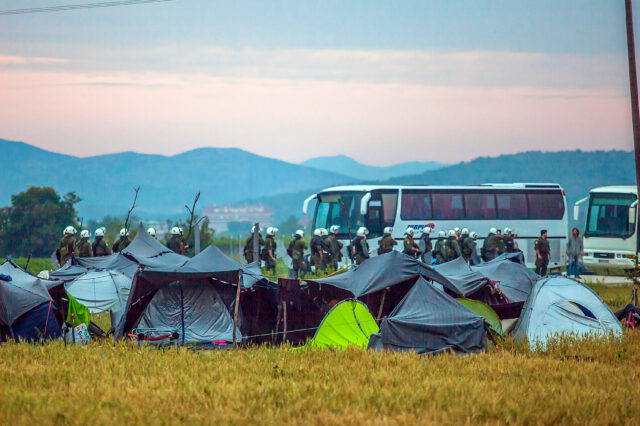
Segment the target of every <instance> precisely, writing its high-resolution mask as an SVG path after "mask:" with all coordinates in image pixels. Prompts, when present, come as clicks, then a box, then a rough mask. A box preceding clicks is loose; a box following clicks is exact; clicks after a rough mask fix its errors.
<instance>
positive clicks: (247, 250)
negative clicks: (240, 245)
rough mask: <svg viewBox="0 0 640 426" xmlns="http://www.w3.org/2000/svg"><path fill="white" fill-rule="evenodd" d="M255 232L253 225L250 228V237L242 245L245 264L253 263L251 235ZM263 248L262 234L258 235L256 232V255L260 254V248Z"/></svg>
mask: <svg viewBox="0 0 640 426" xmlns="http://www.w3.org/2000/svg"><path fill="white" fill-rule="evenodd" d="M255 232H256V226H255V225H253V226H252V227H251V235H249V237H248V238H247V240H246V241H245V243H244V249H243V253H244V258H245V260H246V261H247V263H252V262H253V260H254V259H253V234H254V233H255ZM262 246H264V240H263V239H262V234H260V233H259V232H258V253H260V250H261V247H262Z"/></svg>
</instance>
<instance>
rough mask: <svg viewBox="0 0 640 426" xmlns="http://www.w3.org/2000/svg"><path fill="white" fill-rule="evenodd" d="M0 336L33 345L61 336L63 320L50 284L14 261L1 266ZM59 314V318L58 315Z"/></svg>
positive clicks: (8, 261)
mask: <svg viewBox="0 0 640 426" xmlns="http://www.w3.org/2000/svg"><path fill="white" fill-rule="evenodd" d="M0 275H2V276H3V279H0V328H2V331H1V333H0V334H2V335H3V336H2V337H3V340H4V338H6V337H8V336H10V337H13V338H15V339H16V340H18V339H25V340H29V341H33V340H38V339H43V338H44V339H55V338H58V337H60V336H61V331H60V323H61V317H60V315H59V312H58V310H57V309H56V307H55V305H54V304H53V299H52V298H51V295H50V294H49V291H48V290H47V281H46V280H43V279H41V278H38V277H36V276H34V275H31V274H29V273H28V272H26V271H24V270H23V269H22V268H20V267H19V266H18V265H16V264H15V263H13V261H11V260H7V261H5V262H4V263H3V264H2V265H0ZM56 314H57V315H56Z"/></svg>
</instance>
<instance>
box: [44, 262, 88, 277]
mask: <svg viewBox="0 0 640 426" xmlns="http://www.w3.org/2000/svg"><path fill="white" fill-rule="evenodd" d="M88 270H89V269H88V268H86V267H84V266H80V265H74V264H72V262H71V259H69V260H68V261H67V263H66V264H65V265H64V266H63V267H62V268H60V269H58V270H56V271H49V272H48V275H49V279H51V280H57V281H71V280H72V279H74V278H77V277H79V276H80V275H82V274H85V273H86V272H87V271H88Z"/></svg>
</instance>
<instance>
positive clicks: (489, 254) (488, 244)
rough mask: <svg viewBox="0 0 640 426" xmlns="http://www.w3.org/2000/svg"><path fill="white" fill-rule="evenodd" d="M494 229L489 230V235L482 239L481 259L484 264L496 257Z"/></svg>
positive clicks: (496, 241) (496, 244) (496, 246)
mask: <svg viewBox="0 0 640 426" xmlns="http://www.w3.org/2000/svg"><path fill="white" fill-rule="evenodd" d="M497 232H498V231H497V230H496V228H491V229H490V230H489V235H487V238H485V239H484V244H483V245H482V259H483V260H484V261H485V262H488V261H490V260H493V259H495V258H496V257H497V256H498V237H497V236H496V234H497Z"/></svg>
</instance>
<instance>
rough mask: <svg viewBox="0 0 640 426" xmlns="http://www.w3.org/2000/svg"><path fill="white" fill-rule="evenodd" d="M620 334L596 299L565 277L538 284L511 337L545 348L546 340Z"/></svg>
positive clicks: (588, 291)
mask: <svg viewBox="0 0 640 426" xmlns="http://www.w3.org/2000/svg"><path fill="white" fill-rule="evenodd" d="M608 334H614V335H617V336H620V335H622V325H621V324H620V321H618V319H617V318H616V317H615V315H614V314H613V313H612V312H611V310H610V309H609V307H608V306H607V305H606V304H605V303H604V302H603V301H602V299H600V297H599V296H598V295H597V294H596V292H594V291H593V290H591V289H590V288H589V287H587V286H586V285H584V284H582V283H581V282H579V281H576V280H572V279H569V278H565V277H552V278H545V279H542V280H540V281H538V282H537V283H536V284H535V285H534V286H533V289H532V290H531V294H530V295H529V298H528V299H527V302H526V303H525V305H524V308H523V309H522V315H521V316H520V319H519V320H518V324H517V325H516V329H515V338H516V339H523V340H527V341H528V342H529V344H531V345H534V346H535V345H537V346H541V347H543V348H544V347H545V346H546V343H547V341H548V340H549V338H552V337H553V336H558V335H571V336H574V337H578V338H579V337H585V336H604V335H608Z"/></svg>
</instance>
